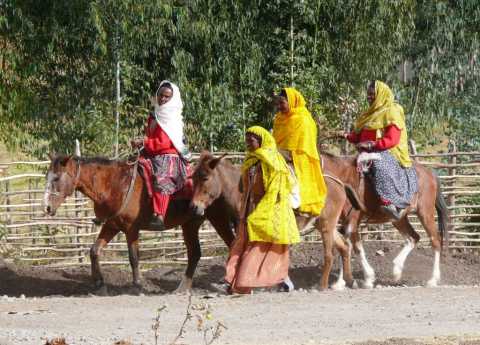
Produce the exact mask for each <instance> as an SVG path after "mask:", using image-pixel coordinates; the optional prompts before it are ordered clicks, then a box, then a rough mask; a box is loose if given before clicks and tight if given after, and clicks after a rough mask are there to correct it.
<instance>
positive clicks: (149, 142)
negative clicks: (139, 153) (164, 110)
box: [143, 116, 178, 156]
mask: <svg viewBox="0 0 480 345" xmlns="http://www.w3.org/2000/svg"><path fill="white" fill-rule="evenodd" d="M143 147H144V148H145V151H146V152H147V154H149V155H151V156H156V155H163V154H167V153H174V154H178V152H177V149H176V148H175V146H173V143H172V141H171V140H170V138H169V137H168V135H167V133H165V131H164V130H163V129H162V127H160V125H159V124H158V123H157V122H156V120H155V118H154V117H153V116H150V117H149V118H148V122H147V127H145V139H144V140H143Z"/></svg>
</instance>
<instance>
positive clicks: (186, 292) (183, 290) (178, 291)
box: [173, 286, 192, 295]
mask: <svg viewBox="0 0 480 345" xmlns="http://www.w3.org/2000/svg"><path fill="white" fill-rule="evenodd" d="M173 293H174V294H175V295H191V294H192V290H191V289H187V288H182V287H180V286H179V287H178V288H176V289H175V291H173Z"/></svg>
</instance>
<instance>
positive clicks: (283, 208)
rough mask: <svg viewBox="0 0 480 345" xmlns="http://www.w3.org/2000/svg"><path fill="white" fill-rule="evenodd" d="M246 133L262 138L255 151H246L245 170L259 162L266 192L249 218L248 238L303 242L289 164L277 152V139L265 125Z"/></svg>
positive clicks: (279, 242) (263, 240) (253, 239)
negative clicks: (293, 199) (291, 202)
mask: <svg viewBox="0 0 480 345" xmlns="http://www.w3.org/2000/svg"><path fill="white" fill-rule="evenodd" d="M247 133H252V134H255V135H257V136H258V137H260V138H261V139H262V142H261V145H260V147H259V148H258V149H256V150H255V151H247V154H246V157H245V161H244V163H243V166H242V172H243V173H245V172H246V171H247V170H248V169H249V168H250V167H251V166H252V165H254V164H256V163H257V162H260V164H261V166H262V173H263V186H264V188H265V195H264V196H263V197H262V199H261V200H260V202H259V203H258V205H257V206H256V207H255V209H254V210H253V212H252V213H250V215H249V216H248V218H247V231H248V239H249V241H259V242H269V243H278V244H292V243H297V242H300V235H299V232H298V228H297V223H296V221H295V215H294V214H293V210H292V207H291V206H290V192H291V190H292V187H293V184H292V181H291V177H290V172H289V170H288V167H287V163H286V162H285V160H284V159H283V157H282V155H281V154H280V153H278V151H277V146H276V145H275V139H273V137H272V135H271V134H270V133H269V132H268V131H267V130H266V129H264V128H262V127H260V126H253V127H250V128H249V129H248V130H247Z"/></svg>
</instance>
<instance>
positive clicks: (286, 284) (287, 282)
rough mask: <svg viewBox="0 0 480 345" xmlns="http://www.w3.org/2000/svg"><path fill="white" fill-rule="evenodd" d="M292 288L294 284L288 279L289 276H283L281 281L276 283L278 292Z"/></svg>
mask: <svg viewBox="0 0 480 345" xmlns="http://www.w3.org/2000/svg"><path fill="white" fill-rule="evenodd" d="M293 290H295V286H294V285H293V282H292V281H291V280H290V277H287V278H285V280H284V281H283V282H281V283H280V284H278V285H277V291H278V292H292V291H293Z"/></svg>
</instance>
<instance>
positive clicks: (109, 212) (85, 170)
mask: <svg viewBox="0 0 480 345" xmlns="http://www.w3.org/2000/svg"><path fill="white" fill-rule="evenodd" d="M136 168H137V165H136V164H131V163H128V162H125V161H116V160H108V159H105V158H78V157H71V156H58V157H52V159H51V164H50V167H49V169H48V172H47V183H46V188H45V195H44V203H45V212H46V213H47V214H49V215H54V214H55V212H56V210H57V208H58V207H59V206H60V205H61V204H62V202H63V201H64V200H65V198H66V197H67V196H69V195H71V194H72V193H73V192H74V191H75V190H78V191H80V192H82V193H83V194H84V195H86V196H87V197H89V198H90V199H91V200H92V201H93V203H94V211H95V215H96V217H97V219H100V220H103V222H104V224H103V225H102V228H101V230H100V234H99V235H98V238H97V240H96V241H95V243H94V244H93V245H92V247H91V249H90V260H91V268H92V277H93V280H94V284H95V287H96V288H98V289H99V288H103V289H105V285H104V280H103V277H102V273H101V271H100V263H99V257H100V254H101V251H102V249H103V248H104V247H105V246H106V245H107V244H108V242H110V241H111V240H112V238H113V237H114V236H115V235H117V234H118V233H119V232H120V231H122V232H123V233H125V235H126V238H127V244H128V254H129V260H130V265H131V267H132V274H133V283H134V285H136V286H141V281H140V272H139V269H138V261H139V230H140V229H147V228H148V224H149V223H150V220H151V217H152V202H151V200H150V197H149V195H148V192H147V189H146V187H145V183H144V181H143V179H142V178H135V177H136V175H137V174H136V172H135V169H136ZM189 203H190V200H180V199H179V200H175V199H174V200H172V201H171V202H170V205H169V207H168V210H167V215H166V217H165V227H166V228H173V227H176V226H181V227H182V231H183V238H184V242H185V245H186V247H187V256H188V265H187V269H186V272H185V275H184V277H183V279H182V281H181V283H180V285H179V287H178V288H177V290H176V291H177V292H184V291H186V290H189V289H190V288H191V286H192V278H193V274H194V272H195V269H196V267H197V264H198V261H199V260H200V256H201V251H200V242H199V238H198V231H199V228H200V225H201V224H202V223H203V221H204V220H205V219H208V220H209V221H210V223H211V224H212V225H213V226H214V228H215V229H216V231H217V233H218V234H219V235H220V237H221V238H222V239H223V241H224V242H225V244H226V245H227V246H230V244H231V243H232V241H233V239H234V234H233V231H232V226H231V225H232V222H233V220H234V215H233V213H232V212H229V210H228V205H229V204H228V203H226V202H225V201H223V200H217V201H216V202H215V203H212V205H211V206H210V207H208V209H206V210H205V215H204V216H197V215H195V214H194V213H193V211H192V210H191V209H190V206H189Z"/></svg>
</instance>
